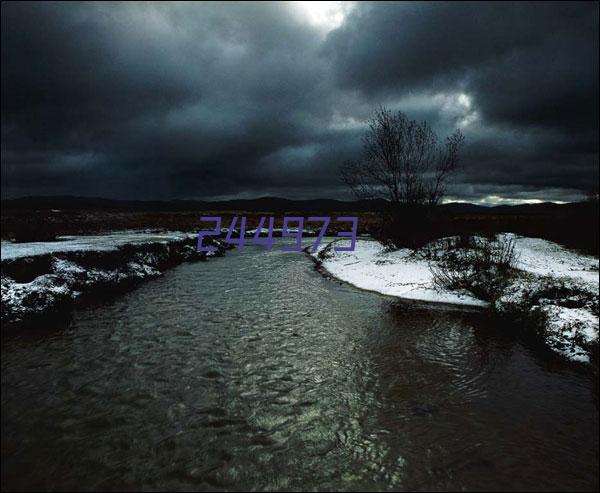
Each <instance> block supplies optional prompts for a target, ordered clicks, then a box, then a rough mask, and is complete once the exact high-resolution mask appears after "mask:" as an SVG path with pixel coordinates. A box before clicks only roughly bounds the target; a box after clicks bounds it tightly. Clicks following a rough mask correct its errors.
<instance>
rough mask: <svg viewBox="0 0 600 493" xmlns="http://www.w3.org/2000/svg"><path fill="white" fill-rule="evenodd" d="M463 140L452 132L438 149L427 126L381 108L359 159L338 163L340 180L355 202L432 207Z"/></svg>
mask: <svg viewBox="0 0 600 493" xmlns="http://www.w3.org/2000/svg"><path fill="white" fill-rule="evenodd" d="M463 142H464V137H463V135H462V133H461V132H460V130H457V131H456V132H455V133H454V134H452V135H451V136H450V137H448V138H447V139H446V142H445V145H439V144H438V140H437V136H436V135H435V133H434V132H433V130H432V129H431V127H430V126H429V125H428V124H427V122H422V123H419V122H417V121H415V120H409V119H408V117H407V116H406V115H405V114H404V113H402V112H398V113H392V112H391V111H390V110H388V109H385V108H383V107H381V108H379V110H378V111H377V112H376V113H375V116H374V117H373V118H372V119H371V120H370V121H369V129H368V131H367V133H366V134H365V136H364V138H363V157H362V159H361V160H360V161H355V162H349V163H346V164H344V165H343V166H342V168H341V175H342V179H343V181H344V182H345V183H346V184H347V185H348V186H349V187H350V188H351V189H352V191H353V192H354V194H355V195H356V197H357V198H360V199H371V198H384V199H386V200H388V201H389V202H391V203H392V204H407V205H436V204H439V202H440V201H441V199H442V197H443V196H444V194H445V192H446V185H447V182H448V179H449V177H450V176H451V175H452V173H453V172H454V171H455V169H456V165H457V163H458V153H459V150H460V148H461V147H462V144H463Z"/></svg>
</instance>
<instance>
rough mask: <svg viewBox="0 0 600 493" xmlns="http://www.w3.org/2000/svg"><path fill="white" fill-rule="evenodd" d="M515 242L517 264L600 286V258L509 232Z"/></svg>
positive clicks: (529, 269) (524, 267)
mask: <svg viewBox="0 0 600 493" xmlns="http://www.w3.org/2000/svg"><path fill="white" fill-rule="evenodd" d="M502 236H504V237H505V238H509V237H510V238H512V239H513V240H514V242H515V252H516V253H517V256H518V263H517V268H519V269H520V270H522V271H524V272H529V273H531V274H536V275H540V276H556V277H568V278H571V279H577V280H580V281H581V282H584V283H586V284H590V285H595V286H596V289H598V259H597V258H595V257H592V256H590V255H583V254H580V253H577V252H574V251H572V250H568V249H567V248H565V247H562V246H560V245H558V244H556V243H553V242H551V241H547V240H542V239H541V238H526V237H523V236H517V235H514V234H510V233H506V234H504V235H502Z"/></svg>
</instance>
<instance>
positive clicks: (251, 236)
mask: <svg viewBox="0 0 600 493" xmlns="http://www.w3.org/2000/svg"><path fill="white" fill-rule="evenodd" d="M200 220H201V221H208V222H214V223H215V227H214V229H211V230H204V231H198V252H214V251H216V247H213V246H208V245H206V246H203V245H202V240H203V239H204V238H206V237H211V236H213V237H220V236H221V235H222V234H223V233H226V234H225V238H224V240H223V241H224V242H225V243H228V244H230V245H235V246H237V248H238V249H239V250H243V248H244V245H245V244H246V243H253V244H255V245H262V246H264V247H265V248H266V250H267V251H272V250H273V237H274V234H275V233H277V234H278V235H281V237H282V238H293V239H295V240H296V242H295V243H294V244H293V245H283V246H282V247H281V250H282V251H284V252H299V251H300V250H301V249H302V234H303V233H307V236H314V237H315V238H316V239H315V242H314V243H313V245H312V247H311V251H312V252H316V251H317V249H318V248H319V245H320V244H321V241H322V239H323V237H324V236H325V234H326V233H327V228H328V227H329V224H330V223H331V217H325V216H324V217H320V216H319V217H309V218H306V220H305V218H304V217H296V216H286V217H284V218H283V226H282V228H275V227H274V226H275V218H274V217H266V216H263V217H261V218H260V222H259V223H258V227H257V228H256V229H249V230H247V229H246V218H245V217H244V216H242V217H241V219H240V218H239V217H238V216H235V217H234V218H233V219H232V221H231V225H230V226H229V228H221V217H219V216H202V217H201V218H200ZM238 220H239V225H238ZM267 220H268V221H267ZM336 221H337V222H349V223H352V226H351V230H350V231H341V232H338V233H337V235H336V236H337V237H340V238H349V239H350V246H346V247H336V248H335V251H337V252H353V251H354V247H355V245H356V232H357V229H358V218H357V217H338V218H336ZM265 223H267V224H265ZM290 223H291V224H292V225H294V226H295V227H290ZM305 223H320V229H319V231H318V233H317V232H316V230H314V229H312V228H305V227H304V226H305Z"/></svg>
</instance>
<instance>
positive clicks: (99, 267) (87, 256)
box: [1, 231, 224, 328]
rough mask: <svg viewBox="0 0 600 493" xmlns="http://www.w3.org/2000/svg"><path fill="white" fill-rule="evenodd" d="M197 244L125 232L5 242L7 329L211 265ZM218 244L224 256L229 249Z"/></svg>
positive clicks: (191, 239)
mask: <svg viewBox="0 0 600 493" xmlns="http://www.w3.org/2000/svg"><path fill="white" fill-rule="evenodd" d="M196 241H197V240H196V236H195V235H189V234H186V233H178V232H176V233H148V232H132V231H124V232H121V233H111V234H107V235H98V236H82V237H64V238H62V241H57V242H39V243H20V244H19V243H8V242H2V279H1V283H2V313H1V320H2V327H3V328H6V327H9V326H15V325H29V324H34V323H36V322H37V321H39V320H40V319H41V317H46V316H49V315H59V314H64V313H65V311H67V310H68V308H69V306H70V304H71V302H72V301H73V300H74V299H76V298H78V297H80V296H81V295H83V294H92V293H94V292H98V291H100V290H110V289H115V288H124V287H127V286H131V285H133V284H135V283H138V282H141V281H143V280H145V279H150V278H154V277H157V276H160V275H161V273H162V272H163V271H164V270H166V269H167V268H169V267H173V266H175V265H177V264H179V263H181V262H184V261H195V260H205V259H206V257H207V254H199V253H198V252H197V251H196ZM213 243H214V245H215V246H217V248H218V251H217V254H222V252H223V251H224V247H223V245H222V244H221V243H220V242H218V241H216V240H213ZM213 255H214V254H213ZM208 256H211V254H208Z"/></svg>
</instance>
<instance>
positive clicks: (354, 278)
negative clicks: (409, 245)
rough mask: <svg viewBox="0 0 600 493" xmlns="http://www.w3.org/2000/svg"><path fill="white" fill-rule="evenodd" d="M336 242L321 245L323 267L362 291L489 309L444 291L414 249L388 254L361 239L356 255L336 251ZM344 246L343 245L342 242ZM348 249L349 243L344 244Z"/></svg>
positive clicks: (425, 262) (377, 246)
mask: <svg viewBox="0 0 600 493" xmlns="http://www.w3.org/2000/svg"><path fill="white" fill-rule="evenodd" d="M336 243H338V242H336V241H333V242H330V243H326V242H322V243H321V245H319V248H318V249H317V252H316V253H312V254H311V255H313V256H315V257H317V258H318V256H319V253H321V252H323V251H324V250H325V249H327V251H326V252H323V253H324V255H323V256H324V258H323V260H322V264H321V265H322V267H323V268H325V270H327V272H329V273H330V274H332V275H333V276H335V277H336V278H338V279H340V280H341V281H345V282H347V283H349V284H352V285H354V286H356V287H358V288H361V289H366V290H368V291H375V292H377V293H381V294H385V295H389V296H396V297H399V298H406V299H412V300H419V301H431V302H438V303H452V304H459V305H470V306H486V305H487V303H486V302H485V301H482V300H478V299H477V298H474V297H473V296H471V295H469V294H467V293H456V292H452V291H446V290H440V289H438V288H436V287H435V286H434V285H433V274H432V273H431V270H430V268H429V264H428V263H427V261H425V260H420V259H417V258H415V256H414V255H412V250H409V249H400V250H396V251H391V252H390V251H387V250H386V249H385V247H384V246H383V245H382V244H381V243H379V242H378V241H374V240H365V239H357V240H356V246H355V249H354V251H353V252H335V251H334V250H333V248H334V245H335V244H336ZM340 245H342V243H340ZM344 246H345V243H344Z"/></svg>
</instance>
